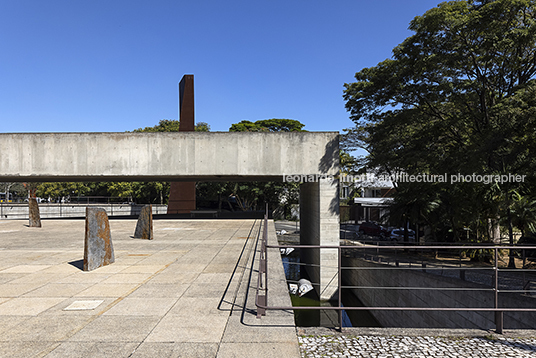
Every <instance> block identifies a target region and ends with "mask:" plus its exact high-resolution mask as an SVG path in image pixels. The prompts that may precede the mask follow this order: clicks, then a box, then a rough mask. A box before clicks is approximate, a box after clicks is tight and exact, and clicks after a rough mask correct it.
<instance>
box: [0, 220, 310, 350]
mask: <svg viewBox="0 0 536 358" xmlns="http://www.w3.org/2000/svg"><path fill="white" fill-rule="evenodd" d="M259 224H260V221H259V220H257V221H255V220H156V221H155V222H154V237H155V238H154V240H152V241H149V240H141V239H134V238H133V234H134V229H135V226H136V221H135V220H113V219H111V220H110V226H111V231H112V240H113V245H114V249H115V256H116V261H115V263H114V264H111V265H109V266H105V267H101V268H99V269H96V270H94V271H90V272H84V271H82V269H81V267H82V259H83V246H84V245H83V244H84V225H85V223H84V220H45V221H43V227H42V228H30V227H27V221H22V220H9V221H8V220H6V221H0V322H2V324H0V356H1V357H82V356H83V357H111V356H112V357H179V356H180V357H184V356H185V357H252V356H255V357H278V356H279V357H299V356H300V352H299V346H298V340H297V337H296V330H295V327H294V319H293V314H292V313H290V312H273V311H270V312H268V315H267V316H266V317H263V318H262V319H257V318H256V308H255V305H254V298H255V295H254V294H255V287H256V285H257V271H256V269H255V267H257V264H256V263H255V264H254V261H255V260H256V259H257V258H258V250H259V247H257V238H258V233H259ZM269 233H270V241H271V242H272V243H275V242H276V238H275V232H274V228H273V223H272V222H271V221H270V224H269ZM274 257H275V256H274ZM252 265H253V267H254V269H253V270H251V267H252ZM270 276H271V277H270V282H269V287H270V294H271V296H270V297H271V298H270V299H271V303H277V304H281V305H290V299H289V297H288V292H287V288H286V283H285V278H284V273H283V267H282V264H281V261H278V260H272V262H271V263H270ZM101 301H102V302H101ZM99 302H101V303H99ZM73 304H74V305H73ZM73 307H74V308H77V307H78V308H80V309H73ZM66 308H68V309H67V310H66Z"/></svg>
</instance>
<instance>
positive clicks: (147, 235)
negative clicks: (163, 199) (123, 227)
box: [134, 205, 153, 240]
mask: <svg viewBox="0 0 536 358" xmlns="http://www.w3.org/2000/svg"><path fill="white" fill-rule="evenodd" d="M134 237H136V238H141V239H146V240H152V239H153V206H152V205H145V206H144V207H143V208H141V212H140V216H139V217H138V223H137V224H136V231H134Z"/></svg>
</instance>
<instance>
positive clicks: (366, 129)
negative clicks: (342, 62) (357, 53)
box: [344, 0, 536, 239]
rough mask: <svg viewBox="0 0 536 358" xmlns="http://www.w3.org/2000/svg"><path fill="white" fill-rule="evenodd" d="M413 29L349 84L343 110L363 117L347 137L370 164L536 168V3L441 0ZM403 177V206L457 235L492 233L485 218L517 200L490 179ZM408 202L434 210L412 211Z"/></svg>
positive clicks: (411, 169)
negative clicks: (453, 180)
mask: <svg viewBox="0 0 536 358" xmlns="http://www.w3.org/2000/svg"><path fill="white" fill-rule="evenodd" d="M409 29H410V30H412V31H413V32H414V34H413V35H412V36H410V37H408V38H407V39H406V40H405V41H404V42H402V43H401V44H400V45H399V46H397V47H396V48H395V49H394V50H393V56H392V58H390V59H387V60H385V61H383V62H381V63H379V64H378V65H377V66H374V67H371V68H365V69H363V70H361V71H359V72H358V73H356V76H355V78H356V82H353V83H349V84H345V91H344V99H345V100H346V108H347V109H348V111H349V112H350V113H351V118H352V119H353V120H354V121H355V123H356V124H357V127H356V128H355V129H351V130H350V131H349V132H348V133H347V135H348V137H349V142H350V145H353V146H357V147H362V148H365V149H367V151H368V152H369V155H368V157H367V165H369V166H370V167H374V168H380V169H382V170H384V171H385V172H387V173H395V172H404V173H407V174H419V173H424V174H426V173H428V174H444V173H446V174H447V175H448V177H449V178H450V176H451V175H457V174H458V173H459V174H463V175H471V174H473V173H475V174H480V175H497V174H509V173H514V174H530V173H532V172H533V170H534V168H535V164H536V163H535V160H534V159H533V158H534V149H535V142H534V139H535V138H534V137H535V135H534V128H536V116H535V115H534V114H535V108H536V99H535V98H536V82H535V80H534V76H535V75H536V4H535V2H534V1H530V0H495V1H486V0H482V1H472V0H468V1H451V2H444V3H441V4H439V5H438V6H437V7H435V8H433V9H431V10H429V11H427V12H426V13H425V14H424V15H423V16H418V17H416V18H415V19H414V20H413V21H412V22H411V23H410V26H409ZM397 185H398V189H399V190H398V192H399V193H401V194H399V195H397V197H396V198H395V200H396V201H397V205H399V206H400V205H402V204H404V203H406V204H408V205H406V206H407V207H408V208H410V207H411V210H410V209H408V211H411V212H412V213H413V214H412V215H415V213H417V215H418V216H419V217H420V218H421V219H424V220H425V221H430V220H432V219H434V220H435V222H434V224H435V225H436V226H437V225H438V223H439V222H441V223H447V224H448V225H449V226H450V230H451V231H452V232H453V233H454V238H455V239H457V233H458V232H459V230H460V229H462V228H463V227H472V228H473V232H481V233H482V235H483V236H482V238H483V239H485V237H484V236H485V233H486V232H488V230H483V229H482V228H480V230H479V227H478V226H479V225H480V223H483V222H484V223H485V222H486V218H493V219H495V218H496V217H497V215H499V211H500V210H499V209H500V207H501V205H503V204H504V200H507V205H510V204H509V203H510V202H511V200H510V201H508V199H504V198H508V197H511V195H496V190H497V186H496V185H495V186H494V185H492V184H484V183H453V184H452V185H451V184H450V183H419V185H416V184H415V183H402V182H399V183H397ZM417 187H418V188H417ZM532 188H533V185H532V183H531V181H530V180H529V181H528V182H527V181H526V182H524V183H519V182H518V183H512V182H507V183H501V184H499V185H498V190H499V192H500V193H511V192H513V191H514V190H516V191H518V192H520V193H522V194H523V195H525V194H531V193H532V194H534V192H533V190H532ZM412 189H418V190H412ZM426 198H428V199H427V200H425V202H423V199H426ZM501 201H502V202H501ZM411 203H419V205H420V206H422V207H425V208H427V209H426V210H424V209H419V210H415V208H413V207H412V206H411V205H409V204H411ZM438 203H439V204H440V205H437V204H438ZM402 206H403V205H402ZM408 215H409V213H408ZM423 216H426V217H424V218H423Z"/></svg>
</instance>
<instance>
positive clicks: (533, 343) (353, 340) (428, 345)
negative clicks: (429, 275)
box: [299, 335, 536, 358]
mask: <svg viewBox="0 0 536 358" xmlns="http://www.w3.org/2000/svg"><path fill="white" fill-rule="evenodd" d="M299 340H300V347H301V351H302V357H304V358H306V357H370V358H372V357H376V358H388V357H408V358H410V357H453V358H459V357H481V358H504V357H516V358H525V357H526V358H529V357H535V356H536V339H531V338H517V339H516V338H504V337H500V338H491V337H488V338H486V337H475V338H467V337H460V338H447V337H429V336H419V337H409V336H388V337H384V336H346V335H341V336H300V337H299Z"/></svg>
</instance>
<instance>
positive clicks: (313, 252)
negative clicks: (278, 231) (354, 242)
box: [300, 179, 340, 300]
mask: <svg viewBox="0 0 536 358" xmlns="http://www.w3.org/2000/svg"><path fill="white" fill-rule="evenodd" d="M338 184H339V183H338V181H337V180H334V181H332V180H329V179H320V180H319V181H318V182H311V183H302V184H301V185H300V243H301V244H302V245H339V232H340V231H339V230H340V228H339V188H338V186H339V185H338ZM301 252H302V254H301V260H302V262H304V263H308V264H312V265H313V266H306V270H307V273H308V275H309V277H310V278H311V281H312V282H313V283H319V284H320V285H315V289H316V290H317V292H318V294H319V296H320V299H321V300H329V299H331V298H334V297H333V296H334V294H335V293H336V291H337V283H338V275H337V264H338V256H337V255H338V253H337V249H302V250H301ZM335 297H336V296H335Z"/></svg>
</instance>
